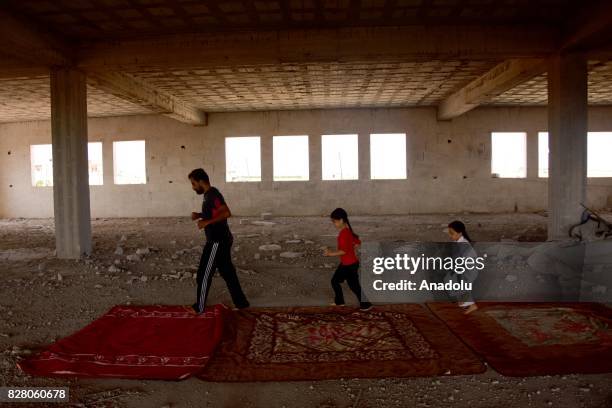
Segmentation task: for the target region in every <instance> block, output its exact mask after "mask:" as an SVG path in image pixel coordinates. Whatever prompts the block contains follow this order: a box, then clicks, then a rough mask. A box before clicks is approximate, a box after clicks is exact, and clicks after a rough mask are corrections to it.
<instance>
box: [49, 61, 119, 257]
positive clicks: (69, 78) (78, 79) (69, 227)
mask: <svg viewBox="0 0 612 408" xmlns="http://www.w3.org/2000/svg"><path fill="white" fill-rule="evenodd" d="M51 138H52V143H53V207H54V214H55V245H56V248H57V256H58V258H69V259H76V258H80V257H81V256H83V255H88V254H90V253H91V220H90V218H91V217H90V208H89V171H88V166H87V82H86V76H85V74H84V73H82V72H80V71H77V70H74V69H70V68H57V69H56V68H54V69H52V70H51ZM107 171H108V169H107Z"/></svg>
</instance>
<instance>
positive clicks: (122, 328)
mask: <svg viewBox="0 0 612 408" xmlns="http://www.w3.org/2000/svg"><path fill="white" fill-rule="evenodd" d="M229 315H230V312H229V310H228V309H227V308H226V307H225V306H223V305H215V306H212V307H210V309H209V310H208V311H206V312H205V313H204V314H202V315H195V314H194V313H193V312H190V311H187V310H186V309H185V307H183V306H115V307H113V308H112V309H111V310H110V311H109V312H107V313H106V314H105V315H103V316H102V317H100V318H99V319H97V320H95V321H94V322H92V323H91V324H89V325H88V326H86V327H85V328H83V329H82V330H80V331H78V332H76V333H74V334H72V335H71V336H68V337H66V338H64V339H61V340H59V341H57V342H56V343H53V344H51V345H50V346H48V347H46V348H45V349H44V350H43V351H42V352H41V353H39V354H36V355H34V356H32V357H30V358H28V359H26V360H24V361H21V362H20V363H19V364H18V365H19V367H20V368H21V369H22V370H23V371H25V372H26V373H28V374H31V375H37V376H75V377H122V378H148V379H164V380H179V379H184V378H187V377H189V376H191V375H193V374H195V373H197V372H199V371H201V370H202V369H203V368H204V366H205V365H206V363H207V362H208V360H209V359H210V356H211V355H212V353H213V352H214V350H215V348H216V346H217V344H218V343H219V341H220V340H221V338H222V332H223V327H224V324H225V320H226V319H227V318H228V317H229Z"/></svg>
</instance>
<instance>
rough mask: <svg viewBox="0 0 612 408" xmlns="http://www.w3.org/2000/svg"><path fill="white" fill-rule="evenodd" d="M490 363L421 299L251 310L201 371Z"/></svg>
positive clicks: (351, 373)
mask: <svg viewBox="0 0 612 408" xmlns="http://www.w3.org/2000/svg"><path fill="white" fill-rule="evenodd" d="M484 370H485V367H484V366H483V364H482V363H481V362H480V360H479V359H478V358H476V357H475V356H474V354H473V353H472V352H471V351H470V350H469V349H468V348H467V347H465V346H464V345H463V343H462V342H461V341H460V340H459V339H457V338H456V337H455V336H453V334H452V333H450V331H449V330H448V329H447V328H446V327H445V326H444V324H442V323H441V322H440V321H439V320H438V319H436V318H435V317H434V316H432V315H431V313H429V312H428V311H427V309H426V308H424V307H423V306H421V305H390V306H379V307H375V308H373V309H372V310H370V311H368V312H361V311H358V310H356V309H353V308H349V307H327V308H321V307H307V308H303V307H302V308H273V309H272V308H270V309H248V310H245V311H241V312H239V313H236V314H234V318H233V323H232V324H231V327H230V328H229V330H226V338H225V340H224V341H223V343H222V344H221V345H220V346H219V348H218V349H217V351H216V353H215V355H214V357H213V358H212V359H211V361H210V362H209V365H208V366H207V367H206V369H205V370H204V371H203V372H202V373H200V374H199V375H198V377H200V378H202V379H205V380H210V381H283V380H318V379H333V378H359V377H360V378H376V377H409V376H433V375H442V374H473V373H480V372H483V371H484Z"/></svg>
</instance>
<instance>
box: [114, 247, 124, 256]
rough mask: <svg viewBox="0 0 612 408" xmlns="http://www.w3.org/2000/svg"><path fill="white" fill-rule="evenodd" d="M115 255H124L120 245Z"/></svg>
mask: <svg viewBox="0 0 612 408" xmlns="http://www.w3.org/2000/svg"><path fill="white" fill-rule="evenodd" d="M115 255H123V248H121V247H120V246H118V247H117V249H115Z"/></svg>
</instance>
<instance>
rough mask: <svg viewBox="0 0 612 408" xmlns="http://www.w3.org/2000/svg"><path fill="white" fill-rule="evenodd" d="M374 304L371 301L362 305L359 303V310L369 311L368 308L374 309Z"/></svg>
mask: <svg viewBox="0 0 612 408" xmlns="http://www.w3.org/2000/svg"><path fill="white" fill-rule="evenodd" d="M373 307H374V306H373V305H372V304H371V303H369V302H368V303H362V304H361V305H359V310H361V311H362V312H367V311H368V310H370V309H372V308H373Z"/></svg>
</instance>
